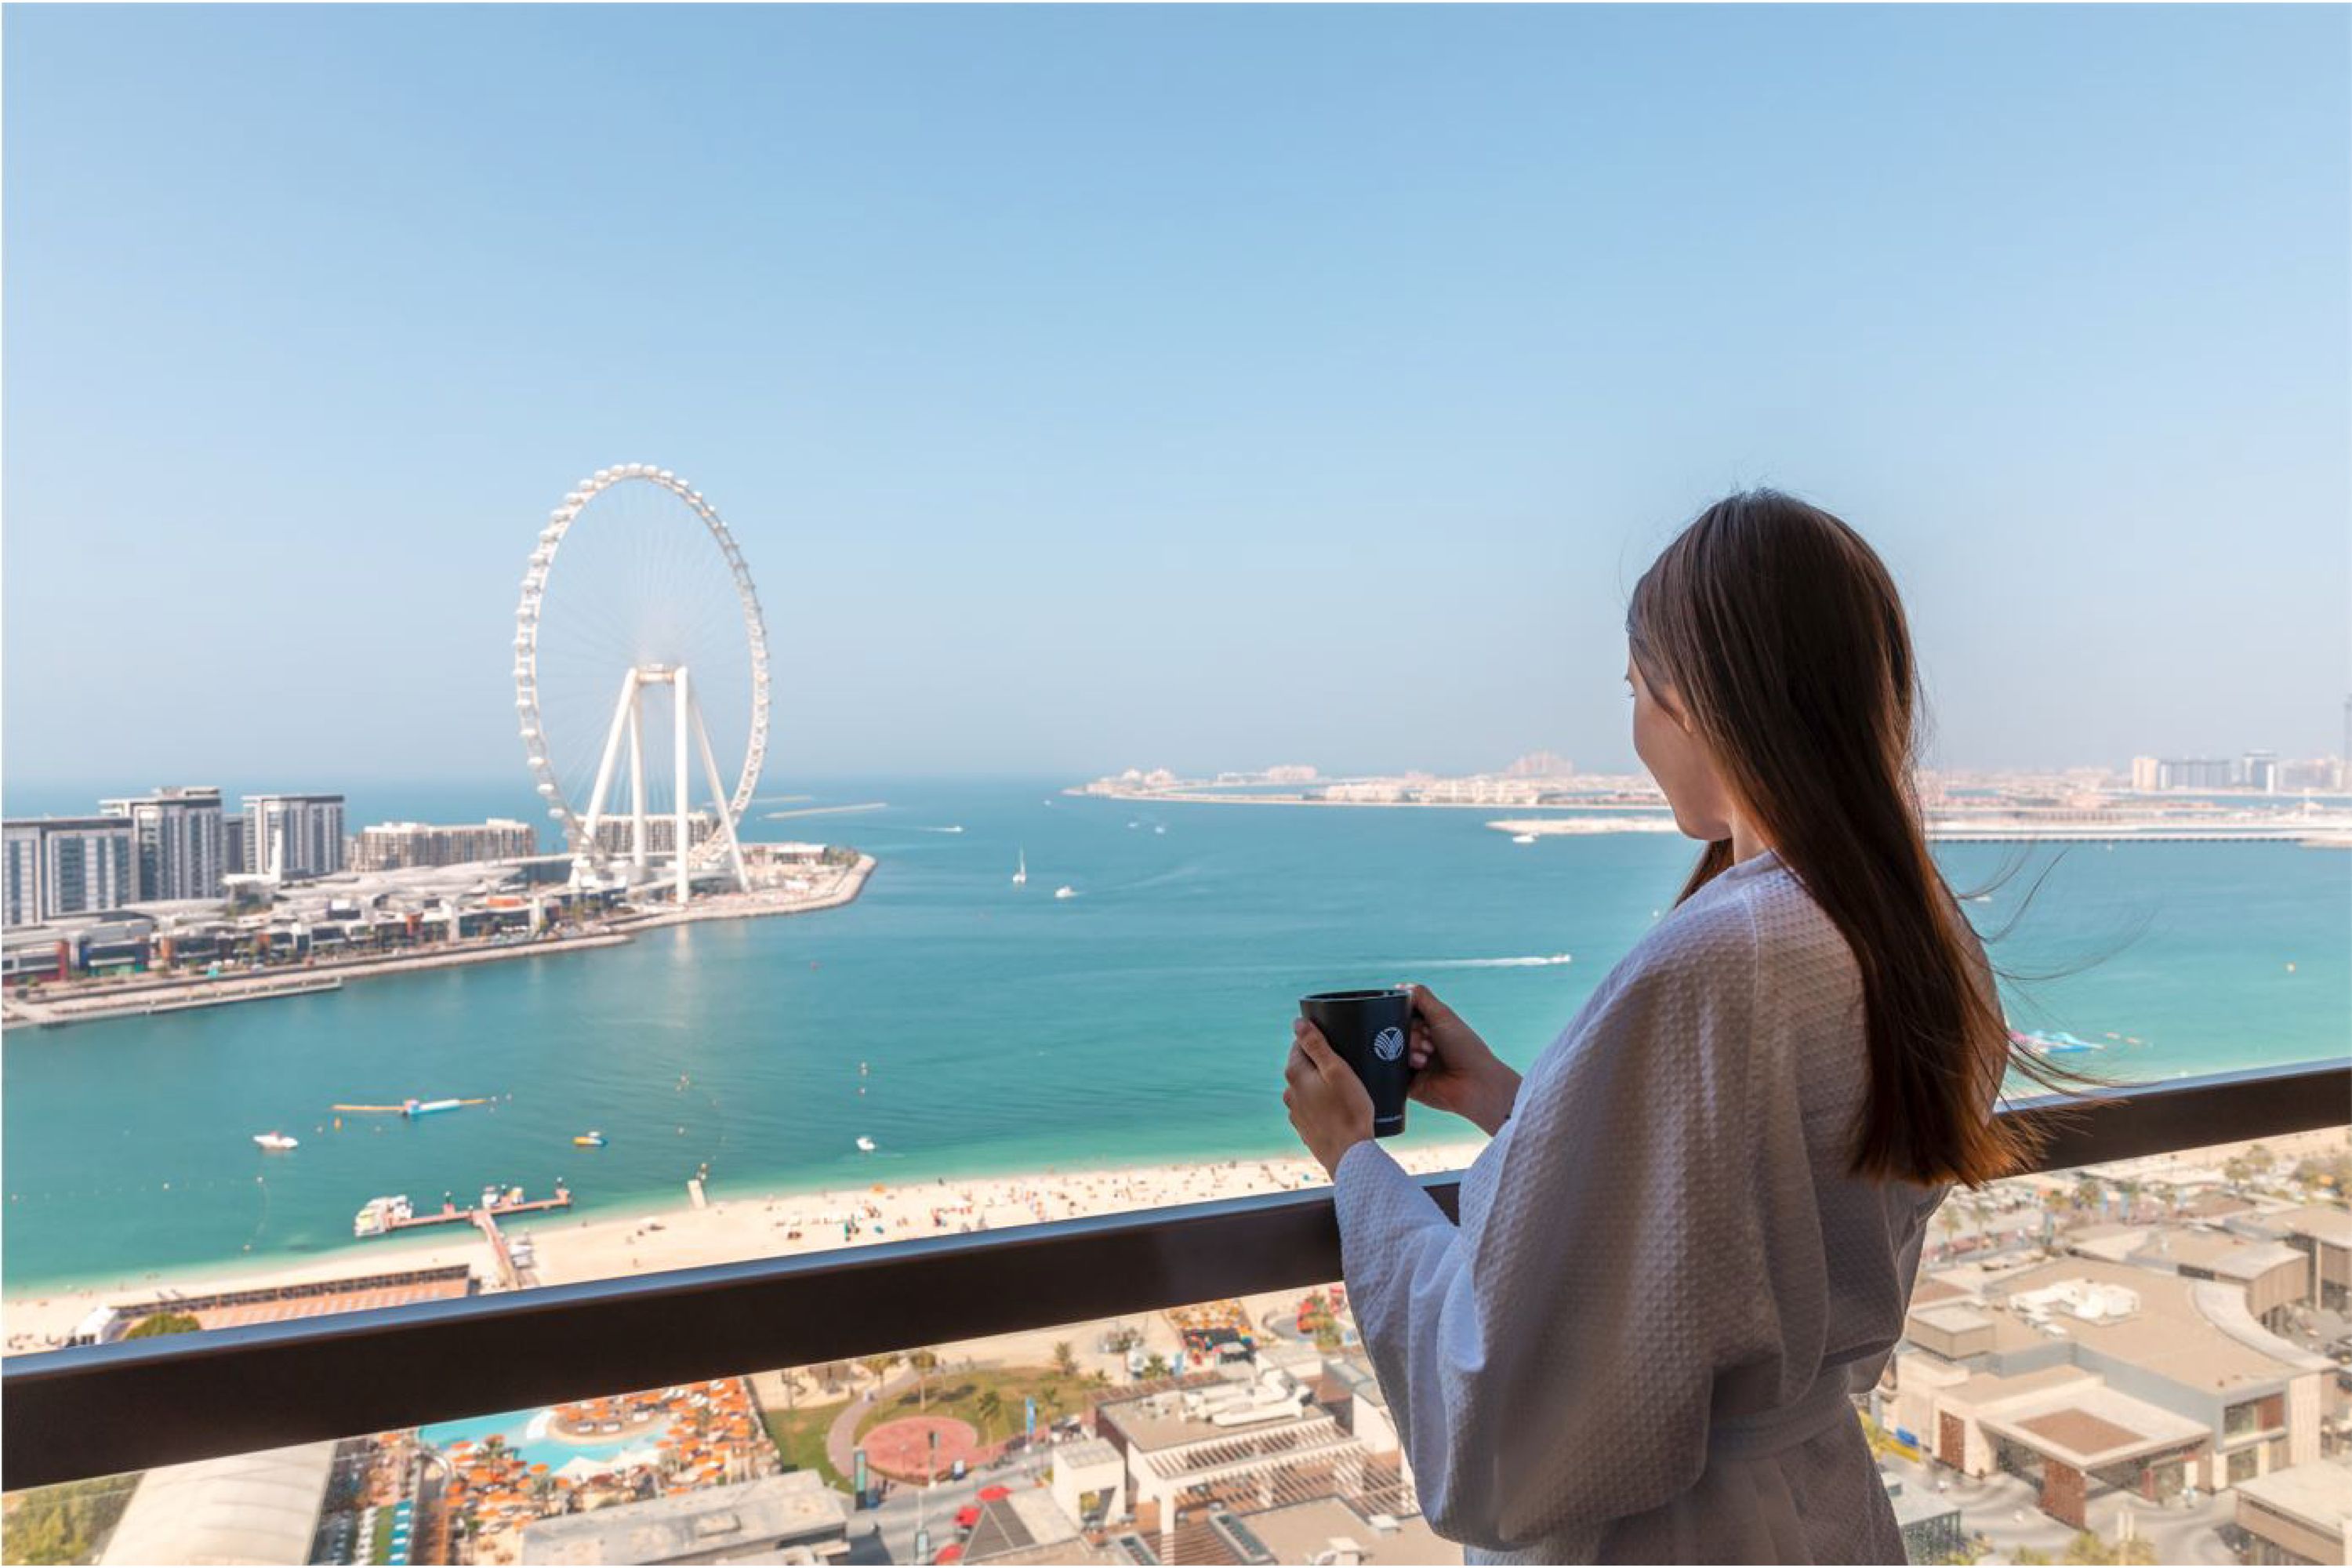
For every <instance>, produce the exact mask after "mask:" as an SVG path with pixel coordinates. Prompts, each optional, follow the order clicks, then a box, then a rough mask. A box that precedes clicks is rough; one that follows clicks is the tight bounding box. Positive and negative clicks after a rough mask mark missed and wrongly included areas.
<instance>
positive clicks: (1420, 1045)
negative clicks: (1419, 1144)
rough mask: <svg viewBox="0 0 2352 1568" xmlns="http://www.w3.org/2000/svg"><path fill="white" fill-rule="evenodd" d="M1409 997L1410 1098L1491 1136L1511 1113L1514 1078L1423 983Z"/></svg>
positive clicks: (1516, 1088) (1516, 1079) (1516, 1080)
mask: <svg viewBox="0 0 2352 1568" xmlns="http://www.w3.org/2000/svg"><path fill="white" fill-rule="evenodd" d="M1405 989H1406V990H1408V991H1410V992H1412V1040H1411V1042H1410V1044H1409V1047H1408V1056H1407V1060H1408V1061H1409V1062H1410V1063H1411V1065H1412V1069H1413V1071H1412V1090H1411V1092H1412V1098H1413V1099H1415V1100H1419V1101H1421V1103H1422V1104H1423V1105H1426V1106H1428V1107H1430V1108H1431V1109H1432V1110H1445V1111H1451V1112H1453V1113H1454V1115H1456V1116H1460V1117H1464V1118H1465V1119H1467V1120H1468V1121H1473V1122H1475V1123H1476V1124H1477V1126H1478V1127H1479V1128H1480V1130H1481V1131H1485V1132H1486V1133H1487V1134H1488V1135H1489V1136H1492V1135H1493V1134H1494V1133H1495V1131H1496V1130H1497V1129H1499V1128H1500V1127H1501V1126H1502V1125H1503V1122H1504V1121H1505V1120H1506V1119H1507V1117H1509V1115H1510V1114H1511V1103H1512V1101H1514V1100H1517V1098H1518V1095H1519V1075H1518V1074H1517V1072H1515V1071H1514V1070H1512V1068H1511V1067H1510V1064H1508V1063H1507V1062H1506V1061H1504V1060H1503V1058H1500V1057H1498V1056H1496V1054H1495V1053H1494V1051H1493V1050H1491V1049H1490V1048H1488V1047H1487V1045H1486V1041H1484V1040H1482V1039H1480V1038H1479V1037H1478V1031H1477V1030H1475V1029H1474V1028H1472V1027H1471V1026H1469V1025H1467V1024H1465V1023H1464V1022H1463V1021H1462V1015H1461V1014H1459V1013H1456V1012H1455V1011H1454V1009H1453V1008H1451V1007H1449V1006H1447V1005H1445V1004H1444V1003H1443V1002H1441V1001H1439V1000H1438V999H1437V996H1436V994H1435V993H1434V992H1433V991H1431V990H1430V989H1429V987H1428V986H1426V985H1408V986H1406V987H1405Z"/></svg>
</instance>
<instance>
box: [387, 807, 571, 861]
mask: <svg viewBox="0 0 2352 1568" xmlns="http://www.w3.org/2000/svg"><path fill="white" fill-rule="evenodd" d="M538 853H539V835H538V833H537V832H536V831H535V830H534V829H533V828H532V827H531V826H530V823H528V822H517V821H514V820H512V819H511V818H506V817H492V818H491V819H490V820H489V821H488V822H463V823H451V824H435V823H425V822H379V823H376V824H375V825H374V826H369V827H362V829H360V836H359V843H358V847H357V850H356V852H355V854H354V855H353V858H352V869H354V870H359V871H401V870H406V869H408V868H411V867H415V866H463V865H468V864H471V863H473V862H475V861H478V860H523V859H528V858H530V857H532V856H534V855H536V854H538Z"/></svg>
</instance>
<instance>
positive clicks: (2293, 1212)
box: [2263, 1204, 2352, 1247]
mask: <svg viewBox="0 0 2352 1568" xmlns="http://www.w3.org/2000/svg"><path fill="white" fill-rule="evenodd" d="M2263 1219H2264V1220H2266V1221H2268V1222H2269V1223H2270V1224H2272V1225H2273V1226H2277V1227H2278V1228H2279V1229H2281V1230H2284V1231H2286V1232H2288V1233H2289V1234H2291V1235H2295V1236H2310V1237H2317V1238H2318V1239H2320V1240H2321V1241H2324V1242H2326V1243H2327V1245H2328V1246H2330V1247H2352V1209H2346V1208H2343V1207H2341V1206H2339V1205H2335V1204H2306V1205H2304V1206H2303V1207H2301V1208H2294V1209H2280V1210H2278V1211H2277V1212H2275V1213H2273V1214H2266V1215H2263Z"/></svg>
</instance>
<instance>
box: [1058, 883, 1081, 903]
mask: <svg viewBox="0 0 2352 1568" xmlns="http://www.w3.org/2000/svg"><path fill="white" fill-rule="evenodd" d="M1054 896H1055V898H1057V899H1075V898H1076V897H1077V896H1078V890H1077V889H1076V888H1073V887H1071V886H1070V885H1069V884H1068V883H1066V882H1065V883H1063V884H1062V885H1061V886H1060V887H1058V888H1056V889H1054Z"/></svg>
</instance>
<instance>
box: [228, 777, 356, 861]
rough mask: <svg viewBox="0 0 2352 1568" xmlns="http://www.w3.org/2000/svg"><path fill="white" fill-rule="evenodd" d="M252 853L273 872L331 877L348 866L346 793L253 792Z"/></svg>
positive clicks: (248, 824)
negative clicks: (346, 854)
mask: <svg viewBox="0 0 2352 1568" xmlns="http://www.w3.org/2000/svg"><path fill="white" fill-rule="evenodd" d="M245 843H246V850H245V852H246V855H247V858H250V859H251V861H252V862H253V868H254V870H255V871H256V872H257V873H259V874H261V875H264V876H267V875H268V874H269V873H270V872H272V871H275V872H276V873H277V874H278V876H281V877H325V876H331V875H332V874H333V873H335V872H337V871H340V870H341V869H342V868H343V797H342V796H341V795H247V796H246V797H245Z"/></svg>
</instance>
